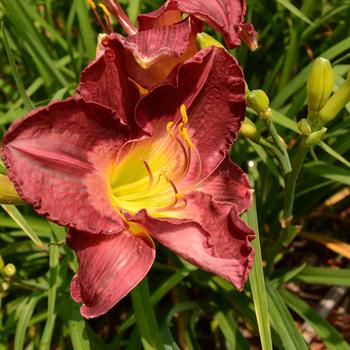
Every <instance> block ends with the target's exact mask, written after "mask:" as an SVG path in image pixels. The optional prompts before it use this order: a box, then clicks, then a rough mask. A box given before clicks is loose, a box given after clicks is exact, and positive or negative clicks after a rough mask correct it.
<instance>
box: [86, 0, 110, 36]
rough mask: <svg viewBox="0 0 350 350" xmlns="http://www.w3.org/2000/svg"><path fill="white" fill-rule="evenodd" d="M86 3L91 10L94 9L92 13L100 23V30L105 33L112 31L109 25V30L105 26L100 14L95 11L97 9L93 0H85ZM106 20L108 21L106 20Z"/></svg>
mask: <svg viewBox="0 0 350 350" xmlns="http://www.w3.org/2000/svg"><path fill="white" fill-rule="evenodd" d="M87 3H88V5H89V6H90V7H91V9H92V11H94V15H95V17H96V19H97V22H98V23H99V24H100V26H101V28H102V30H103V31H104V32H105V33H109V32H113V29H112V26H111V25H109V30H108V29H107V28H106V26H105V24H104V23H103V21H102V19H101V17H100V15H99V14H98V13H97V10H96V5H95V3H94V2H93V0H87ZM107 22H108V21H107ZM108 24H109V23H108Z"/></svg>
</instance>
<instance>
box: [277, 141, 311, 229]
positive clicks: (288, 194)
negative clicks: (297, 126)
mask: <svg viewBox="0 0 350 350" xmlns="http://www.w3.org/2000/svg"><path fill="white" fill-rule="evenodd" d="M306 153H307V148H306V147H305V145H304V142H303V141H301V143H300V145H299V148H298V151H297V154H296V156H295V158H294V161H293V166H292V171H291V172H290V173H289V174H288V175H287V178H286V189H285V197H284V206H283V219H282V227H283V228H287V227H288V226H289V225H290V223H291V221H292V218H293V206H294V198H295V188H296V183H297V179H298V176H299V174H300V170H301V167H302V166H303V163H304V160H305V156H306Z"/></svg>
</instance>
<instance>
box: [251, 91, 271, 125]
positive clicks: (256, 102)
mask: <svg viewBox="0 0 350 350" xmlns="http://www.w3.org/2000/svg"><path fill="white" fill-rule="evenodd" d="M247 105H248V107H250V108H252V109H254V111H255V112H256V113H258V114H259V116H260V117H261V118H263V119H266V120H269V119H271V118H272V112H271V108H270V107H269V106H270V100H269V98H268V97H267V95H266V94H265V92H264V91H263V90H252V91H251V92H250V94H249V95H248V97H247Z"/></svg>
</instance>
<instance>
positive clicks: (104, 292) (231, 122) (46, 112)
mask: <svg viewBox="0 0 350 350" xmlns="http://www.w3.org/2000/svg"><path fill="white" fill-rule="evenodd" d="M98 62H100V61H97V67H99V66H98ZM102 63H103V65H102V66H103V67H104V64H105V61H103V62H102ZM95 67H96V66H95ZM103 67H102V68H103ZM94 72H95V71H94V70H93V71H90V72H88V73H86V72H85V74H83V75H82V81H81V88H80V95H78V96H77V97H75V98H69V99H68V100H66V101H63V102H55V103H53V104H51V105H49V106H48V107H46V108H40V109H37V110H35V111H33V112H31V113H30V114H29V115H28V116H27V117H26V118H24V119H23V120H21V121H19V122H17V123H15V124H14V125H13V126H12V127H11V128H10V130H9V132H8V133H7V134H6V136H5V139H4V144H3V148H2V153H3V158H4V163H5V164H6V166H7V169H8V174H9V176H10V178H11V180H12V181H13V183H14V185H15V187H16V190H17V191H18V193H19V194H20V195H21V196H22V198H23V199H25V200H26V201H27V202H29V203H31V204H32V205H33V206H34V208H35V210H36V211H37V212H38V213H39V214H41V215H44V216H46V217H47V218H48V219H50V220H52V221H54V222H57V223H58V224H61V225H65V226H68V227H69V236H68V239H67V243H68V244H69V246H70V247H72V248H73V249H74V250H75V251H76V253H77V256H78V260H79V271H78V273H77V275H76V276H75V277H74V278H73V281H72V284H71V294H72V297H73V298H74V299H75V300H76V301H77V302H79V303H83V306H82V308H81V313H82V315H83V316H85V317H87V318H89V317H96V316H99V315H101V314H103V313H105V312H107V311H108V310H109V309H110V308H111V307H112V306H113V305H115V304H116V303H117V302H118V301H119V300H120V299H121V298H123V297H124V296H125V295H126V294H127V293H128V292H129V291H130V290H131V289H132V288H134V287H135V286H136V285H137V284H138V283H139V281H140V280H141V279H142V278H143V277H144V276H145V275H146V274H147V272H148V270H149V269H150V267H151V265H152V263H153V261H154V257H155V249H154V244H153V241H152V238H151V237H153V238H155V239H156V240H158V241H159V242H160V243H161V244H163V245H165V246H166V247H168V248H170V249H171V250H173V251H174V252H176V253H177V254H179V255H180V256H182V257H183V258H184V259H186V260H188V261H190V262H191V263H193V264H195V265H197V266H199V267H201V268H202V269H204V270H207V271H210V272H213V273H216V274H218V275H220V276H222V277H223V278H225V279H227V280H228V281H230V282H231V283H233V284H234V285H235V286H236V287H237V288H238V289H242V288H243V285H244V283H245V281H246V279H247V276H248V273H249V271H250V269H251V266H252V263H253V251H252V248H251V246H250V243H249V242H250V241H251V240H252V239H253V237H254V232H253V231H252V230H251V229H250V228H249V227H248V226H247V225H246V224H245V223H244V222H243V221H242V220H241V219H240V217H239V215H240V213H242V212H243V211H244V210H246V209H247V208H248V207H249V205H250V204H251V190H250V187H249V183H248V180H247V177H246V175H245V174H244V173H243V172H242V171H241V170H240V169H239V168H238V167H237V166H236V165H234V164H233V163H232V162H231V160H230V159H229V156H228V151H229V148H230V147H231V145H232V143H233V141H234V140H235V139H236V137H237V133H238V131H239V128H240V124H241V121H242V119H243V117H244V112H245V84H244V79H243V74H242V72H241V70H240V68H239V66H238V64H237V62H236V60H235V59H234V58H232V57H231V56H230V55H228V54H227V53H226V52H225V50H222V49H219V48H216V47H210V48H207V49H205V50H202V51H200V52H199V53H197V54H196V55H195V56H194V57H193V58H192V59H189V60H187V61H186V62H184V63H183V64H181V65H180V66H179V67H178V68H177V70H176V72H174V75H175V78H174V79H172V80H171V81H169V82H167V83H164V84H162V85H160V86H159V87H157V88H156V89H154V90H153V91H152V92H151V93H150V94H148V95H147V96H146V97H144V98H143V99H141V101H139V102H138V104H137V108H136V120H133V118H132V115H133V113H129V112H128V110H130V109H131V110H133V105H132V104H133V102H132V101H133V98H132V96H133V94H132V93H130V94H129V93H127V95H125V96H124V98H121V97H120V96H121V95H122V94H123V93H124V89H123V88H122V86H123V84H124V83H123V79H121V78H120V75H118V70H117V68H116V70H114V71H112V73H110V75H108V74H102V75H101V74H97V75H96V76H95V75H94ZM113 77H116V78H117V84H116V85H113V84H115V80H113ZM95 78H96V79H95ZM94 79H95V80H96V81H97V82H96V85H94V84H93V81H94ZM110 81H112V82H113V84H112V85H111V86H109V83H108V82H110ZM115 86H116V87H117V90H116V91H115V90H113V93H114V95H112V96H111V95H110V94H111V91H110V89H111V87H113V88H114V87H115ZM128 91H129V92H130V91H132V90H128ZM89 93H90V95H89V96H90V97H91V99H90V100H91V101H92V100H94V102H87V100H88V99H83V98H81V96H86V95H87V94H89ZM118 95H119V98H117V99H116V100H114V99H113V96H116V97H118ZM96 99H97V100H96ZM98 99H99V100H98ZM136 100H137V99H136ZM96 102H97V103H96ZM136 126H137V127H136Z"/></svg>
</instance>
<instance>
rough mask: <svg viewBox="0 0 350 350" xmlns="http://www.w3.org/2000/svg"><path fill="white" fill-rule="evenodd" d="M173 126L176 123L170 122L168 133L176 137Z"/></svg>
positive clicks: (167, 126) (167, 127)
mask: <svg viewBox="0 0 350 350" xmlns="http://www.w3.org/2000/svg"><path fill="white" fill-rule="evenodd" d="M173 126H174V122H169V123H168V124H167V125H166V131H167V133H168V134H169V135H170V136H171V137H174V136H175V135H174V132H173V130H172V129H173Z"/></svg>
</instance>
